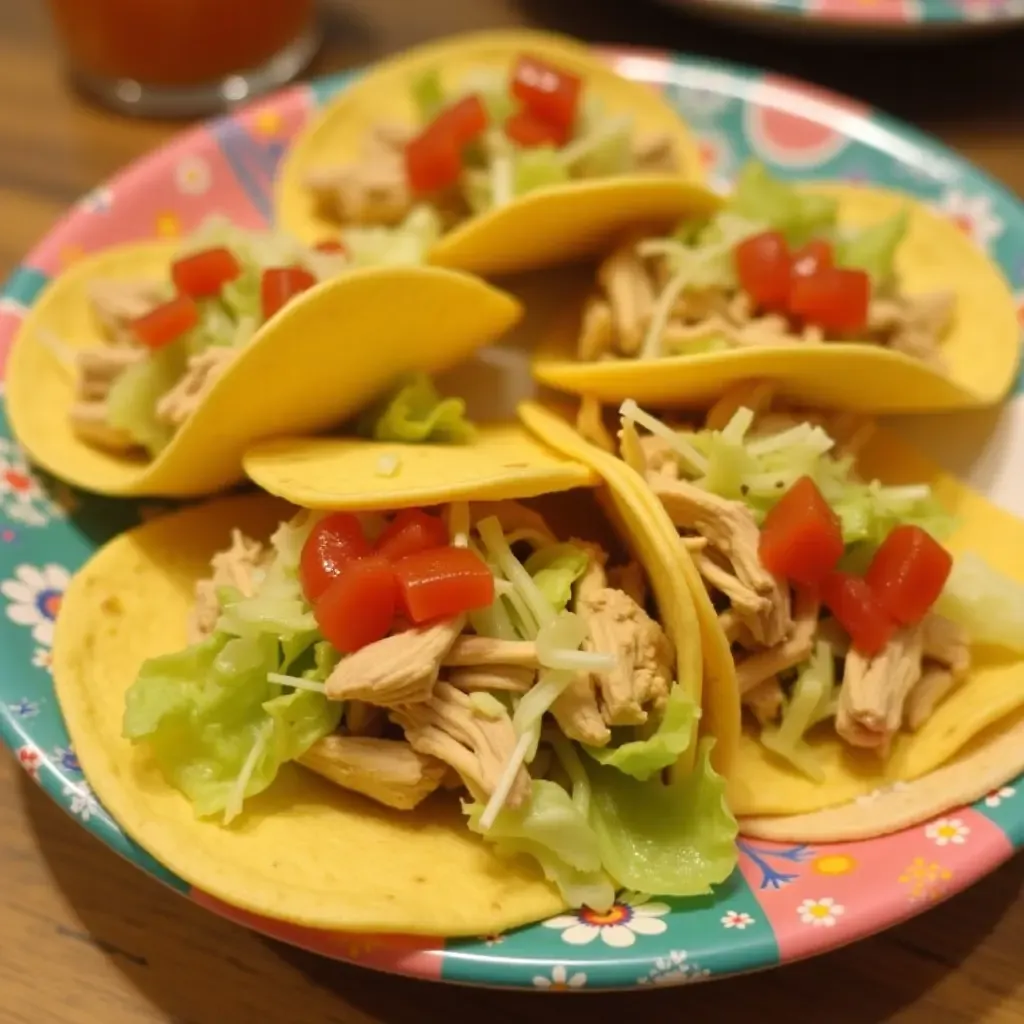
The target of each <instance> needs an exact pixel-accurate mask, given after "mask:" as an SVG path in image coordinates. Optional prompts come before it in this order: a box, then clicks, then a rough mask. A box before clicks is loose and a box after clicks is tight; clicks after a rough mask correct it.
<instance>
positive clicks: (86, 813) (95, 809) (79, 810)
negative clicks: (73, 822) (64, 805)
mask: <svg viewBox="0 0 1024 1024" xmlns="http://www.w3.org/2000/svg"><path fill="white" fill-rule="evenodd" d="M63 792H64V796H65V797H67V798H68V799H69V800H70V804H69V806H68V810H70V811H71V813H72V814H73V815H74V816H75V817H76V818H81V819H82V821H88V820H89V819H90V818H92V817H95V816H96V815H97V814H99V813H100V805H99V802H98V801H97V800H96V796H95V794H94V793H93V791H92V787H91V786H90V785H89V783H88V782H76V783H75V784H74V785H73V786H72V785H67V786H65V787H64V790H63Z"/></svg>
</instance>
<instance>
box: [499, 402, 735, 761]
mask: <svg viewBox="0 0 1024 1024" xmlns="http://www.w3.org/2000/svg"><path fill="white" fill-rule="evenodd" d="M518 412H519V417H520V419H521V420H522V421H523V423H524V424H525V425H526V427H527V428H528V429H529V430H531V431H532V432H533V433H535V434H536V435H537V436H538V437H539V438H541V439H542V440H543V441H544V442H545V443H546V444H549V445H550V446H551V447H552V448H554V449H555V450H556V451H559V452H561V453H562V454H563V455H566V456H568V457H570V458H573V459H578V460H579V461H580V462H582V463H585V464H586V465H588V466H591V467H592V468H593V469H594V470H596V471H597V472H599V473H600V474H601V476H602V477H603V478H604V480H606V481H608V482H609V485H610V487H611V484H612V482H613V481H614V488H612V493H613V494H614V495H615V498H616V501H617V503H618V504H619V505H620V507H621V514H622V515H623V516H624V517H628V520H627V521H629V522H630V525H631V526H632V534H633V536H643V535H646V536H648V537H657V538H658V539H659V546H660V548H661V550H662V552H663V554H662V556H661V557H662V558H663V559H664V562H663V563H662V565H661V567H660V569H659V573H660V574H661V575H664V576H665V577H666V578H669V579H671V580H673V581H675V582H676V583H678V582H682V583H684V584H685V586H686V588H687V589H688V591H689V594H690V600H689V601H688V602H686V606H685V607H682V606H681V607H680V609H679V615H680V616H683V615H685V617H686V623H685V633H688V634H689V635H691V636H693V637H694V638H695V639H694V642H693V645H692V648H691V650H690V651H689V652H688V653H687V656H686V661H685V664H686V666H687V670H686V673H685V674H684V673H683V671H682V669H681V668H679V669H678V675H679V681H680V684H682V683H683V682H684V680H685V682H686V684H687V686H688V687H689V690H688V692H689V694H690V696H692V697H693V699H694V700H695V701H696V702H697V703H698V704H699V705H700V707H701V731H702V733H704V734H705V735H708V736H713V737H714V738H715V747H714V750H713V751H712V754H711V759H712V763H713V764H714V767H715V770H716V771H717V772H719V773H720V774H721V775H723V776H724V777H725V778H726V779H729V778H730V777H731V776H732V775H733V774H734V773H735V771H736V765H735V759H736V754H737V749H738V744H739V741H740V702H739V690H738V687H737V683H736V666H735V664H734V663H733V660H732V657H731V655H730V652H729V643H728V641H727V640H726V639H725V636H724V634H723V633H722V631H721V629H720V627H719V625H718V619H717V617H716V615H715V610H714V608H713V607H712V605H711V601H710V599H709V598H708V595H707V591H706V590H705V589H704V586H703V584H702V583H701V580H700V576H699V574H698V573H697V569H696V566H694V564H693V561H692V559H691V558H690V555H689V553H688V552H687V551H686V549H685V548H684V547H683V546H682V545H681V544H680V543H679V534H678V531H677V530H676V528H675V526H674V525H673V524H672V521H671V520H670V519H669V518H668V516H667V514H666V513H665V510H664V509H663V508H662V506H661V503H660V502H659V501H658V500H657V498H655V497H654V495H652V494H651V492H650V491H649V490H648V488H647V485H646V484H645V483H644V481H643V479H642V478H641V477H640V476H639V474H637V473H636V472H635V471H634V470H633V469H631V468H630V467H629V466H627V465H626V463H624V462H622V461H621V460H620V459H617V458H616V457H615V456H614V455H610V454H609V453H608V452H604V451H602V450H601V449H600V448H597V447H596V446H595V445H592V444H589V443H588V442H587V441H585V440H584V439H583V438H582V437H581V436H580V435H579V434H578V433H577V432H576V431H575V430H574V429H573V428H572V427H571V426H570V425H569V422H567V420H566V417H565V415H564V414H563V413H561V412H560V411H558V410H555V409H554V408H545V407H544V406H543V405H540V404H538V403H536V402H523V403H522V404H520V406H519V409H518ZM666 585H667V584H666ZM658 607H659V608H661V609H664V608H665V605H664V603H663V602H661V601H660V600H659V603H658ZM662 614H665V613H664V612H663V613H662ZM677 664H678V665H679V666H682V665H683V664H684V661H683V656H682V652H680V653H679V656H678V661H677ZM685 767H687V766H686V764H681V765H680V768H681V769H684V768H685Z"/></svg>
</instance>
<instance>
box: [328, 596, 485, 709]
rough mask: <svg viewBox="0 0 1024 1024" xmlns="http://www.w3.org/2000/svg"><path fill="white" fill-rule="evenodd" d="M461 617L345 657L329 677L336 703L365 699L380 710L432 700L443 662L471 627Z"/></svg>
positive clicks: (392, 638) (414, 630)
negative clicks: (465, 628)
mask: <svg viewBox="0 0 1024 1024" xmlns="http://www.w3.org/2000/svg"><path fill="white" fill-rule="evenodd" d="M465 621H466V617H465V616H464V615H459V616H457V617H456V618H454V619H446V620H445V621H443V622H439V623H437V624H435V625H432V626H422V627H417V628H414V629H408V630H405V631H404V632H402V633H395V634H393V635H391V636H387V637H385V638H384V639H383V640H378V641H377V642H376V643H372V644H368V645H367V646H366V647H363V648H361V649H360V650H358V651H356V652H355V654H352V655H350V656H349V657H347V658H344V659H342V660H341V661H340V662H339V663H338V665H337V667H336V668H335V669H334V671H333V672H332V673H331V674H330V675H329V676H328V677H327V681H326V692H327V696H328V697H329V698H330V699H331V700H363V701H366V702H367V703H369V704H376V705H378V706H380V707H394V706H396V705H399V704H402V705H405V704H411V703H413V702H416V701H426V700H428V699H429V698H430V695H431V693H433V691H434V687H435V684H436V683H437V677H438V673H439V672H440V670H441V661H442V659H443V658H444V656H445V655H446V654H447V653H448V651H449V649H450V648H451V646H452V644H454V643H455V641H456V639H457V638H458V637H459V634H460V633H461V632H462V629H463V626H464V625H465Z"/></svg>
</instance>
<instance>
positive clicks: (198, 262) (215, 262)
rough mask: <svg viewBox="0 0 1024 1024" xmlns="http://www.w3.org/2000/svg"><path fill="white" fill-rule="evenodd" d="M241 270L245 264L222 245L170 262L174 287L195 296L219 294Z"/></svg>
mask: <svg viewBox="0 0 1024 1024" xmlns="http://www.w3.org/2000/svg"><path fill="white" fill-rule="evenodd" d="M241 272H242V265H241V264H240V263H239V262H238V260H237V259H235V257H234V254H233V253H232V252H231V251H230V250H229V249H225V248H224V247H223V246H221V247H220V248H217V249H204V250H203V251H202V252H197V253H195V254H194V255H192V256H185V257H183V258H182V259H180V260H175V261H174V263H172V264H171V280H172V281H173V282H174V287H175V288H177V289H178V293H179V294H180V295H191V296H192V298H193V299H206V298H209V297H210V296H211V295H219V294H220V290H221V288H223V287H224V285H226V284H227V283H228V282H229V281H234V279H235V278H236V277H238V275H239V274H241Z"/></svg>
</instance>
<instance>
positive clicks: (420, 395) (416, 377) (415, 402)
mask: <svg viewBox="0 0 1024 1024" xmlns="http://www.w3.org/2000/svg"><path fill="white" fill-rule="evenodd" d="M356 432H357V433H359V434H361V435H362V436H363V437H372V438H373V439H374V440H376V441H404V442H406V443H411V444H424V443H427V442H434V443H447V444H466V443H468V442H470V441H472V440H473V438H474V437H475V436H476V430H475V428H474V427H473V424H472V423H471V422H470V421H469V420H468V419H466V403H465V401H464V400H463V399H461V398H442V397H441V395H439V394H438V392H437V388H435V387H434V383H433V381H432V380H431V379H430V377H428V376H427V375H426V374H425V373H415V374H411V375H409V376H408V377H406V378H404V379H403V381H402V382H401V383H400V384H399V386H398V388H397V389H396V390H395V391H394V392H393V393H392V394H391V395H390V396H389V397H388V398H386V399H384V400H383V402H378V403H376V404H375V405H373V406H371V407H370V408H368V409H367V410H366V411H365V412H364V413H363V414H362V415H361V416H360V417H359V419H358V422H357V424H356Z"/></svg>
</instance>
